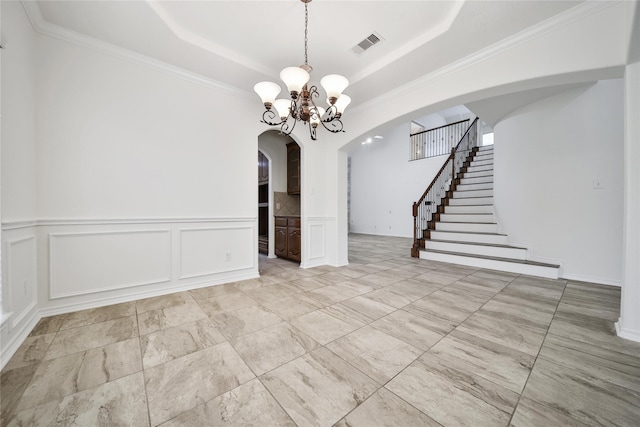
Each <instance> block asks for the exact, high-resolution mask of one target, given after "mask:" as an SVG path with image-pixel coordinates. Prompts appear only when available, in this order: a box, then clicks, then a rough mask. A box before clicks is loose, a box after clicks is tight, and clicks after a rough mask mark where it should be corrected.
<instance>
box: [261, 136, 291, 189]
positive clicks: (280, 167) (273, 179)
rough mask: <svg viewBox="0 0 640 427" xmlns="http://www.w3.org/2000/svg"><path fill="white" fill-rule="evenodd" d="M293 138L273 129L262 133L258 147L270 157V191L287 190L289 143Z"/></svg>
mask: <svg viewBox="0 0 640 427" xmlns="http://www.w3.org/2000/svg"><path fill="white" fill-rule="evenodd" d="M292 141H293V140H292V139H291V138H289V137H286V136H282V135H280V134H279V133H278V132H277V131H275V130H271V131H267V132H264V133H262V134H260V136H259V137H258V149H259V150H260V151H262V152H263V153H264V154H266V155H267V156H268V157H269V184H270V185H271V188H270V189H269V192H270V193H273V192H274V191H277V192H286V191H287V145H286V144H288V143H289V142H292Z"/></svg>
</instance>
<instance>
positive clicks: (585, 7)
mask: <svg viewBox="0 0 640 427" xmlns="http://www.w3.org/2000/svg"><path fill="white" fill-rule="evenodd" d="M620 3H623V1H622V0H616V1H585V2H583V3H580V4H579V5H577V6H574V7H572V8H570V9H568V10H565V11H564V12H561V13H559V14H557V15H554V16H552V17H551V18H549V19H546V20H544V21H542V22H539V23H537V24H535V25H533V26H531V27H529V28H526V29H524V30H522V31H520V32H518V33H516V34H514V35H512V36H510V37H507V38H505V39H502V40H500V41H499V42H496V43H494V44H492V45H490V46H487V47H485V48H483V49H480V50H479V51H477V52H475V53H473V54H471V55H468V56H466V57H464V58H462V59H459V60H457V61H454V62H452V63H449V64H447V65H445V66H443V67H441V68H438V69H437V70H434V71H432V72H430V73H428V74H425V75H424V76H422V77H419V78H417V79H415V80H412V81H410V82H409V83H407V84H405V85H402V86H399V87H397V88H395V89H392V90H390V91H388V92H386V93H383V94H381V95H379V96H377V97H375V98H372V99H369V100H368V101H365V102H363V103H361V104H358V105H356V106H354V107H353V108H351V109H350V112H351V114H355V113H357V112H359V111H360V110H364V109H368V108H371V107H372V106H375V105H378V104H379V103H380V102H382V100H387V99H389V98H391V97H395V96H399V95H404V94H408V93H412V92H414V91H415V90H416V89H417V88H418V87H421V86H424V85H426V84H428V83H430V82H432V81H436V80H438V79H439V78H441V77H444V76H448V75H450V74H454V73H457V72H459V71H462V70H464V69H465V68H468V67H471V66H474V65H477V64H479V63H481V62H484V61H487V60H489V59H491V58H493V57H494V56H496V55H499V54H502V53H504V52H507V51H509V50H511V49H514V48H516V47H518V46H520V45H522V44H524V43H527V42H529V41H531V40H535V39H536V38H538V37H541V36H543V35H545V34H547V33H550V32H552V31H555V30H558V29H560V28H562V27H564V26H566V25H569V24H571V23H573V22H576V21H579V20H581V19H584V18H586V17H587V16H590V15H593V14H595V13H598V12H600V11H602V10H605V9H607V8H609V7H612V6H614V5H618V4H620Z"/></svg>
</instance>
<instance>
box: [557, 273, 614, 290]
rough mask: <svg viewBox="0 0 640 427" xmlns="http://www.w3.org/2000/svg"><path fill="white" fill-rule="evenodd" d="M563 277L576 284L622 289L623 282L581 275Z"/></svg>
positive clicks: (565, 275)
mask: <svg viewBox="0 0 640 427" xmlns="http://www.w3.org/2000/svg"><path fill="white" fill-rule="evenodd" d="M561 277H562V278H563V279H567V280H573V281H576V282H586V283H595V284H597V285H606V286H616V287H618V288H620V287H622V282H620V281H617V280H609V279H603V278H601V277H592V276H582V275H580V274H563V275H561Z"/></svg>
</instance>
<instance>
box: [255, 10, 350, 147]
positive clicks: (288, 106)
mask: <svg viewBox="0 0 640 427" xmlns="http://www.w3.org/2000/svg"><path fill="white" fill-rule="evenodd" d="M300 1H301V2H302V3H304V64H303V65H301V66H299V67H287V68H285V69H283V70H282V71H281V72H280V78H281V79H282V81H283V82H284V84H285V86H286V87H287V90H288V91H289V95H290V99H282V98H281V99H276V97H277V96H278V94H279V93H280V91H281V88H280V85H279V84H277V83H273V82H260V83H258V84H256V85H255V86H254V87H253V90H254V91H255V92H256V93H257V94H258V96H259V97H260V99H261V100H262V102H263V103H264V107H265V111H264V113H262V120H261V122H262V123H266V124H268V125H270V126H280V133H281V134H284V135H289V134H291V132H293V129H294V128H295V126H296V123H297V122H299V121H301V122H303V123H305V124H306V125H308V127H309V133H310V135H311V139H313V140H315V139H316V129H317V128H318V126H319V125H322V127H324V128H325V129H326V130H328V131H329V132H332V133H338V132H344V130H343V126H342V122H341V121H340V118H341V117H342V113H343V112H344V109H345V108H346V107H347V105H349V103H350V102H351V98H349V96H348V95H345V94H343V93H342V91H343V90H345V89H346V87H347V86H348V85H349V80H347V79H346V77H343V76H340V75H338V74H329V75H327V76H325V77H323V78H322V79H321V80H320V85H321V86H322V87H323V88H324V90H325V92H326V93H327V104H328V107H327V109H326V110H325V109H324V108H322V107H319V106H317V105H316V103H315V101H314V98H318V97H320V93H319V92H318V88H317V87H316V86H311V87H309V85H308V83H309V80H310V78H311V76H310V75H309V73H310V72H311V71H312V70H313V68H312V67H311V66H310V65H309V63H308V55H307V41H308V38H307V35H308V30H307V27H308V24H309V12H308V10H307V4H308V3H311V0H300Z"/></svg>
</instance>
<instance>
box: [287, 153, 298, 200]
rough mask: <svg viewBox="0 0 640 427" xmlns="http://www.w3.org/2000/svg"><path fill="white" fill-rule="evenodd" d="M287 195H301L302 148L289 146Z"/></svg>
mask: <svg viewBox="0 0 640 427" xmlns="http://www.w3.org/2000/svg"><path fill="white" fill-rule="evenodd" d="M287 194H300V147H299V146H298V144H296V143H295V142H290V143H288V144H287Z"/></svg>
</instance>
